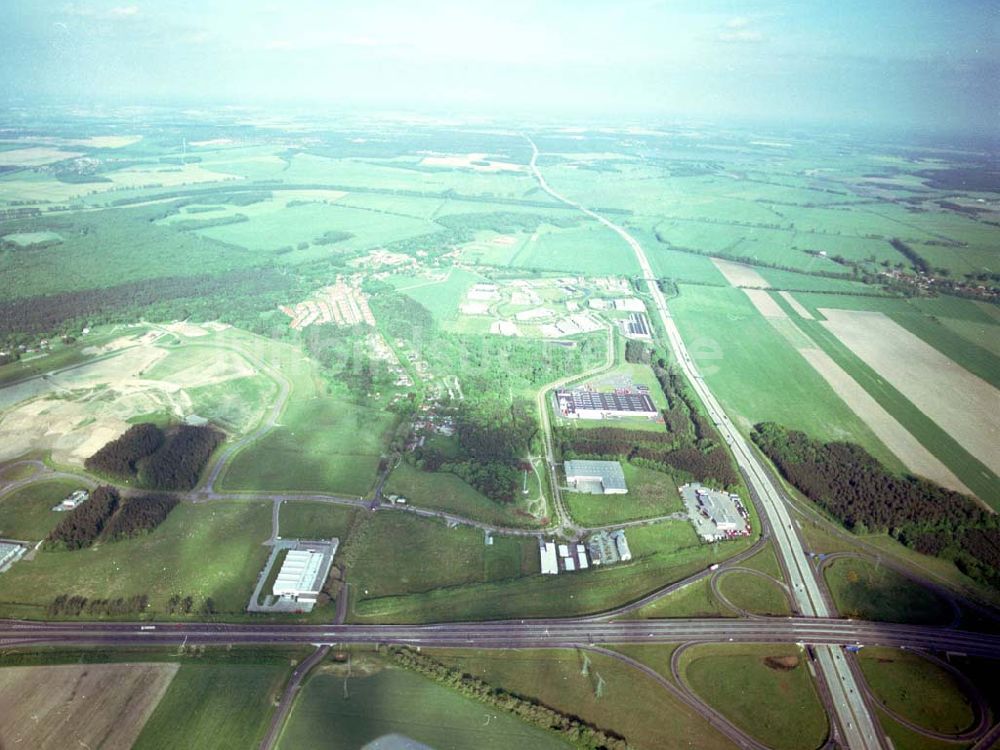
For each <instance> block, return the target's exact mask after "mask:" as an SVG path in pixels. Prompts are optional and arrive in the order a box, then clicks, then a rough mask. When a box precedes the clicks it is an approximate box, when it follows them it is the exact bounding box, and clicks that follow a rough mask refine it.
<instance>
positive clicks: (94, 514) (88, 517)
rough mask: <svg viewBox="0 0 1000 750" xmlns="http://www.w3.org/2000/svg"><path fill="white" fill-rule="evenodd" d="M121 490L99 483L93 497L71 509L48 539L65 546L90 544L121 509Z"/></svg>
mask: <svg viewBox="0 0 1000 750" xmlns="http://www.w3.org/2000/svg"><path fill="white" fill-rule="evenodd" d="M119 499H120V498H119V495H118V490H116V489H115V488H114V487H110V486H107V485H104V486H101V487H98V488H97V489H96V490H94V491H93V492H92V493H91V494H90V499H89V500H88V501H87V502H85V503H83V504H81V505H78V506H77V507H76V508H74V509H73V510H71V511H70V512H69V513H67V514H66V515H65V516H63V518H62V520H61V521H60V522H59V523H58V524H57V525H56V527H55V528H54V529H52V531H51V532H49V535H48V536H47V537H46V543H47V544H49V545H52V546H62V547H65V548H66V549H81V548H82V547H88V546H90V545H91V544H93V543H94V541H95V540H96V539H97V538H98V537H99V536H100V535H101V532H102V531H104V528H105V526H106V525H107V523H108V521H109V520H110V519H111V516H112V515H114V513H115V511H116V510H117V509H118V502H119Z"/></svg>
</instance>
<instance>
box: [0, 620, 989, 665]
mask: <svg viewBox="0 0 1000 750" xmlns="http://www.w3.org/2000/svg"><path fill="white" fill-rule="evenodd" d="M730 641H731V642H734V643H801V644H808V645H811V646H814V647H817V648H816V651H817V654H818V653H819V647H824V646H829V647H831V649H832V650H835V651H841V650H842V648H840V647H843V646H852V645H855V644H858V643H861V644H864V645H866V646H893V647H904V648H909V649H919V650H927V651H946V652H951V653H961V654H966V655H968V656H977V657H984V658H990V659H997V658H1000V637H998V636H996V635H993V634H989V633H977V632H972V631H963V630H953V629H951V628H937V627H926V626H920V625H899V624H892V623H880V622H870V621H863V620H840V619H830V618H819V617H779V618H771V619H752V620H750V619H747V620H738V619H720V618H701V619H677V620H622V621H614V620H612V621H605V622H601V621H594V620H589V619H586V618H570V619H552V620H503V621H494V622H456V623H438V624H431V625H328V624H319V625H282V624H260V625H258V624H228V623H157V624H153V623H111V622H34V621H26V620H2V621H0V647H9V646H12V645H16V644H29V643H30V644H35V645H43V644H47V645H53V644H62V645H72V646H82V645H114V646H119V645H145V646H172V645H176V644H179V643H184V642H186V643H188V644H189V645H190V644H198V645H202V644H204V645H228V644H269V645H276V644H283V643H284V644H287V643H306V644H315V645H322V644H343V643H387V644H401V645H409V646H442V647H443V646H475V647H476V648H556V647H560V646H565V647H571V648H572V647H578V646H589V645H592V644H594V645H597V644H601V645H609V644H616V643H650V644H652V643H726V642H730Z"/></svg>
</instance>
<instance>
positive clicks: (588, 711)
mask: <svg viewBox="0 0 1000 750" xmlns="http://www.w3.org/2000/svg"><path fill="white" fill-rule="evenodd" d="M430 653H431V655H432V656H433V657H434V658H435V659H438V660H439V661H442V662H444V663H445V664H448V665H449V666H452V667H457V668H460V669H462V670H464V671H466V672H468V673H469V674H471V675H473V676H475V677H478V678H479V679H481V680H485V681H486V682H489V683H490V684H493V685H497V686H499V687H502V688H504V689H506V690H510V691H512V692H515V693H518V694H519V695H524V696H527V697H530V698H534V699H536V700H539V701H541V702H542V703H544V704H545V705H547V706H551V707H553V708H555V709H557V710H559V711H564V712H566V713H570V714H573V715H576V716H579V717H581V718H583V719H584V720H586V721H589V722H592V723H593V724H595V725H597V726H599V727H601V728H602V729H609V730H611V731H614V732H617V733H618V734H620V735H622V736H623V737H625V739H626V740H627V741H628V742H629V745H630V746H631V747H634V748H636V749H637V750H667V749H668V748H669V749H671V750H672V749H674V748H676V749H677V750H679V749H680V748H692V747H697V748H699V750H715V749H716V748H718V749H720V750H721V748H730V747H731V745H730V743H729V741H728V740H726V739H725V738H724V737H723V736H722V735H720V734H718V733H717V732H716V731H715V730H714V729H712V728H711V727H710V726H709V725H708V724H707V723H706V722H705V720H704V719H703V718H702V717H701V716H700V715H699V714H697V713H696V712H694V711H693V710H692V709H690V708H688V707H687V706H686V705H684V704H682V703H680V702H679V701H677V700H675V699H674V698H673V697H672V696H671V695H670V694H669V693H667V692H666V691H665V690H664V689H663V688H662V687H661V686H659V685H657V684H656V683H655V682H654V681H653V680H652V679H651V678H649V677H647V676H646V675H643V674H642V673H640V672H637V671H636V670H635V669H634V668H633V667H631V666H630V665H628V664H625V663H622V662H619V661H617V660H615V659H614V658H612V657H609V656H606V655H604V654H596V653H586V652H582V651H570V650H541V651H460V650H434V651H431V652H430ZM585 664H589V665H588V666H587V667H586V668H585V666H584V665H585ZM598 676H599V677H600V681H603V683H604V685H603V689H602V691H601V693H600V695H598V694H597V683H598V682H599V680H598Z"/></svg>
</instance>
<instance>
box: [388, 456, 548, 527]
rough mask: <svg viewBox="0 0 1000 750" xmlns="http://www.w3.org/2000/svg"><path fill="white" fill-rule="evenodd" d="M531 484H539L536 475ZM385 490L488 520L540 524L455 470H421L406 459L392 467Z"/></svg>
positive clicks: (423, 505) (421, 503) (428, 505)
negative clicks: (473, 484) (480, 488)
mask: <svg viewBox="0 0 1000 750" xmlns="http://www.w3.org/2000/svg"><path fill="white" fill-rule="evenodd" d="M528 487H529V489H531V490H532V491H534V490H535V488H536V487H537V482H536V481H535V480H534V478H533V477H529V481H528ZM383 494H384V495H389V494H395V495H402V496H403V497H405V498H406V501H407V502H408V503H409V504H411V505H415V506H417V507H420V508H434V509H435V510H443V511H447V512H449V513H455V514H456V515H460V516H462V517H464V518H471V519H475V520H477V521H484V522H486V523H493V524H498V525H501V526H527V527H531V526H536V525H537V522H536V521H535V519H534V518H533V517H531V516H527V515H524V514H523V513H520V512H518V506H517V505H515V504H511V505H508V504H505V503H498V502H496V501H494V500H490V499H489V498H488V497H486V496H485V495H483V494H482V493H481V492H479V491H478V490H477V489H475V488H474V487H472V486H470V485H468V484H466V483H465V482H464V481H463V480H461V479H459V478H458V477H457V476H455V475H454V474H449V473H447V472H430V471H421V470H420V469H417V468H416V467H414V466H411V465H410V464H408V463H406V462H405V461H402V462H400V464H399V466H397V467H396V468H395V469H393V470H392V474H390V475H389V481H388V482H386V485H385V489H384V490H383Z"/></svg>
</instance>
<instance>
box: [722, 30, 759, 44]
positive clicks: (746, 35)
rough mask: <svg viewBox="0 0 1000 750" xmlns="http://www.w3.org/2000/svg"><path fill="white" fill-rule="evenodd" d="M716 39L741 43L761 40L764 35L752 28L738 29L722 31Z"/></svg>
mask: <svg viewBox="0 0 1000 750" xmlns="http://www.w3.org/2000/svg"><path fill="white" fill-rule="evenodd" d="M718 40H719V41H720V42H726V43H729V44H733V43H736V44H741V43H752V42H763V41H764V35H763V34H761V33H760V32H759V31H754V30H752V29H739V30H737V31H722V32H720V33H719V36H718Z"/></svg>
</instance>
